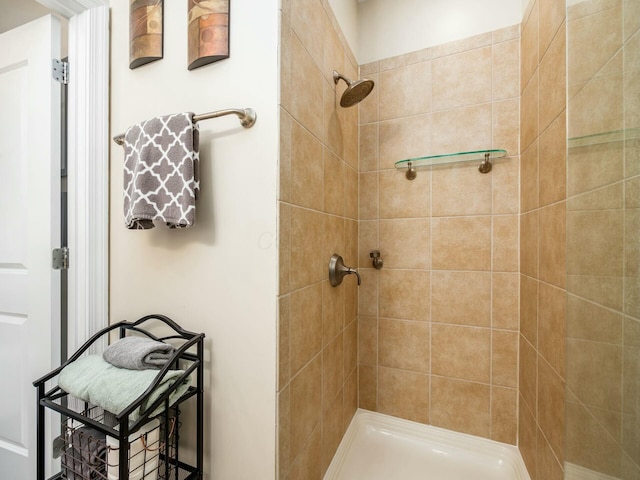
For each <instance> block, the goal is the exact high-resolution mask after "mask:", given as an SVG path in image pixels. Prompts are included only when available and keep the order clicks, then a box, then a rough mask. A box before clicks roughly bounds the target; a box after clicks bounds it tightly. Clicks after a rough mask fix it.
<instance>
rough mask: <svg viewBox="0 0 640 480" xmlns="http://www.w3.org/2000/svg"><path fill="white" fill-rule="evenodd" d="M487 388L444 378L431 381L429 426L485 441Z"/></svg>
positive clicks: (488, 400) (487, 434)
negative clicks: (474, 436) (480, 438)
mask: <svg viewBox="0 0 640 480" xmlns="http://www.w3.org/2000/svg"><path fill="white" fill-rule="evenodd" d="M490 397H491V393H490V387H489V386H488V385H481V384H479V383H471V382H464V381H460V380H453V379H450V378H443V377H436V376H434V377H432V378H431V423H432V424H433V425H435V426H437V427H442V428H447V429H449V430H454V431H457V432H462V433H468V434H471V435H478V436H481V437H486V438H488V437H489V436H490Z"/></svg>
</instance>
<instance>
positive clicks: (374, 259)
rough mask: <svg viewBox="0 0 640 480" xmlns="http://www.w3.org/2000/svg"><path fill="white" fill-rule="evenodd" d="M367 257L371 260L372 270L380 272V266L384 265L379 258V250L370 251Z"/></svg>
mask: <svg viewBox="0 0 640 480" xmlns="http://www.w3.org/2000/svg"><path fill="white" fill-rule="evenodd" d="M369 256H370V257H371V258H372V260H371V263H372V264H373V268H375V269H376V270H380V269H381V268H382V265H384V262H383V261H382V258H380V250H371V252H369Z"/></svg>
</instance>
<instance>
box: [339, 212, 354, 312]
mask: <svg viewBox="0 0 640 480" xmlns="http://www.w3.org/2000/svg"><path fill="white" fill-rule="evenodd" d="M342 258H343V259H344V261H345V262H347V265H352V266H357V265H358V222H357V221H356V220H349V219H345V221H344V254H343V255H342ZM354 293H357V292H354ZM354 318H355V314H354V315H353V316H352V317H350V318H347V320H353V319H354Z"/></svg>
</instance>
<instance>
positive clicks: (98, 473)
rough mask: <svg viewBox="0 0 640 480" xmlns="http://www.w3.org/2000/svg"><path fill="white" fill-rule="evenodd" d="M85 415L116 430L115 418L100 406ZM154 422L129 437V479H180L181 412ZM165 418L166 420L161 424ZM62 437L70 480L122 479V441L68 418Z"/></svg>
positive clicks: (66, 475)
mask: <svg viewBox="0 0 640 480" xmlns="http://www.w3.org/2000/svg"><path fill="white" fill-rule="evenodd" d="M83 416H85V417H87V418H91V419H92V420H96V421H99V422H100V423H102V424H103V425H105V426H107V427H111V428H113V427H115V426H116V425H117V421H116V419H115V416H113V415H112V414H110V413H109V412H105V411H103V410H102V409H101V408H99V407H91V408H89V409H87V410H86V411H85V412H83ZM164 417H165V416H164V415H162V416H160V417H158V418H155V419H152V420H151V421H149V422H148V423H146V424H145V425H143V426H142V427H141V428H140V429H138V430H137V431H136V432H133V433H131V434H130V435H129V437H128V442H129V446H128V448H129V455H128V462H129V463H128V466H127V470H128V472H129V476H128V479H129V480H169V479H172V478H179V476H178V472H176V463H177V462H175V461H172V459H175V458H176V444H177V439H178V429H179V422H178V420H177V419H178V418H179V411H178V410H177V409H172V412H171V414H170V415H168V416H166V419H165V418H164ZM160 418H162V421H160ZM61 427H62V428H61V432H62V434H61V435H60V437H59V438H58V440H57V444H58V445H57V448H58V449H59V451H60V457H61V463H62V478H63V479H66V480H119V478H120V476H119V472H120V470H119V467H120V465H119V450H120V447H121V446H120V441H119V440H118V438H115V437H112V436H109V435H105V434H104V433H103V432H100V431H99V430H97V429H95V428H93V427H91V426H89V425H88V424H83V423H82V422H81V421H79V420H74V419H71V418H67V419H65V420H63V421H62V425H61Z"/></svg>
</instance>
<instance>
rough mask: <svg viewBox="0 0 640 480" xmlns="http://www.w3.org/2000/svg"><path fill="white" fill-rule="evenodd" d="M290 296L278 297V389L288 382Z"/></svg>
mask: <svg viewBox="0 0 640 480" xmlns="http://www.w3.org/2000/svg"><path fill="white" fill-rule="evenodd" d="M289 300H290V297H281V298H279V299H278V391H280V390H281V389H282V388H284V387H285V386H286V385H287V384H288V383H289V379H290V378H291V377H290V374H289V358H290V353H289V332H290V330H289V329H290V325H289V324H290V320H291V306H290V303H289Z"/></svg>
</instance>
